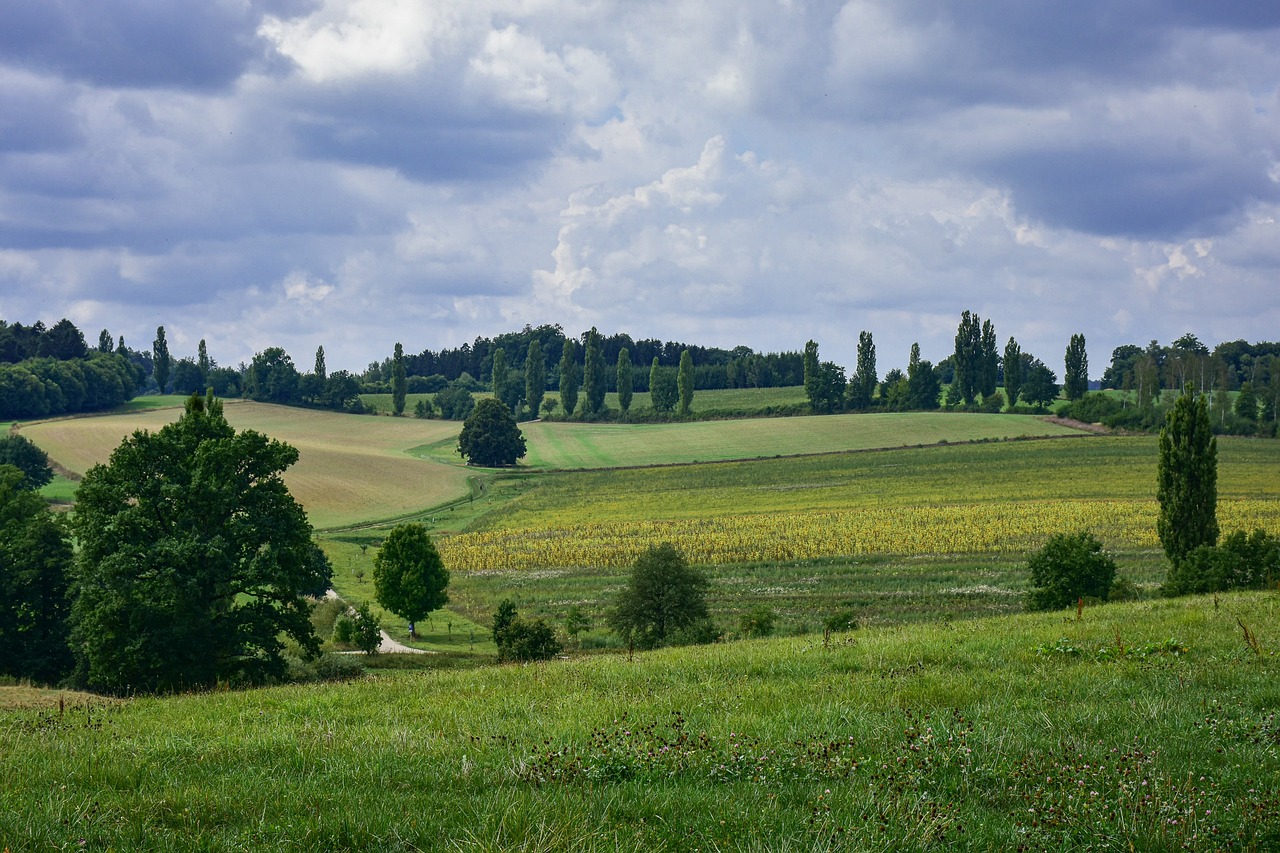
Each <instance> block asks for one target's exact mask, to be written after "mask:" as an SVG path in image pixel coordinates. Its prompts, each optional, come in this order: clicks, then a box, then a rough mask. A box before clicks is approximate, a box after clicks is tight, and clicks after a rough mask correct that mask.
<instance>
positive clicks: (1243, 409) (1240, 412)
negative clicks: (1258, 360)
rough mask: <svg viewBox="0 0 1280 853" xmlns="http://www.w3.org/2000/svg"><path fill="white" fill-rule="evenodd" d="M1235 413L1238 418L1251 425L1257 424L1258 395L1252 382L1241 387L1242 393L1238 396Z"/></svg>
mask: <svg viewBox="0 0 1280 853" xmlns="http://www.w3.org/2000/svg"><path fill="white" fill-rule="evenodd" d="M1235 411H1236V416H1237V417H1239V418H1242V419H1244V420H1246V421H1248V422H1249V423H1251V424H1252V423H1257V421H1258V395H1257V393H1256V392H1255V391H1254V390H1253V383H1252V382H1245V383H1242V384H1241V385H1240V393H1239V394H1237V395H1236V405H1235Z"/></svg>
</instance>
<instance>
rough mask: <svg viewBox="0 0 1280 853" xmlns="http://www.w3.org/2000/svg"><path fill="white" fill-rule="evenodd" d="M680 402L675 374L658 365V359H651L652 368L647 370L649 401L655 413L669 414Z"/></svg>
mask: <svg viewBox="0 0 1280 853" xmlns="http://www.w3.org/2000/svg"><path fill="white" fill-rule="evenodd" d="M679 400H680V392H679V387H678V384H677V381H676V376H675V373H673V372H672V371H671V370H670V369H669V368H666V367H661V366H660V365H659V364H658V357H657V356H654V357H653V366H652V367H650V368H649V401H650V403H651V404H652V406H653V410H654V411H655V412H670V411H673V410H674V409H675V407H676V403H677V402H678V401H679Z"/></svg>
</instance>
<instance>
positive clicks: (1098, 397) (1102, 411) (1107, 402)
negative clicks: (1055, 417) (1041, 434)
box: [1058, 391, 1124, 424]
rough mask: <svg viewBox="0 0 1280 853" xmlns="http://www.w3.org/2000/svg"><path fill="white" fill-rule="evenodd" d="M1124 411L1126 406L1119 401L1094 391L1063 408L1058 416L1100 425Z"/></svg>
mask: <svg viewBox="0 0 1280 853" xmlns="http://www.w3.org/2000/svg"><path fill="white" fill-rule="evenodd" d="M1123 409H1124V406H1123V405H1122V404H1121V403H1120V401H1119V400H1116V399H1115V398H1113V397H1108V396H1107V395H1106V394H1102V393H1099V392H1097V391H1094V392H1092V393H1088V394H1085V395H1084V396H1083V397H1081V398H1080V399H1079V400H1076V401H1074V402H1071V403H1068V404H1067V405H1065V406H1063V407H1062V408H1061V409H1060V410H1059V411H1058V414H1059V415H1060V416H1061V417H1064V418H1071V419H1072V420H1075V421H1083V422H1084V423H1087V424H1100V423H1106V421H1107V419H1108V418H1113V417H1115V416H1116V415H1118V414H1120V412H1121V411H1122V410H1123Z"/></svg>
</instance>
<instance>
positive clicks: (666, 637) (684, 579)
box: [609, 543, 710, 649]
mask: <svg viewBox="0 0 1280 853" xmlns="http://www.w3.org/2000/svg"><path fill="white" fill-rule="evenodd" d="M706 592H707V579H706V577H705V576H704V575H703V574H702V573H701V572H699V571H698V570H697V569H695V568H692V567H691V566H690V565H689V564H688V563H687V562H685V559H684V555H683V554H681V553H680V552H679V551H677V550H676V548H675V546H674V545H670V544H667V543H664V544H662V545H658V546H652V545H651V546H649V549H648V550H647V551H645V552H644V553H643V554H641V555H640V556H639V557H637V558H636V562H635V565H634V566H633V567H632V569H631V576H630V577H629V578H628V579H627V585H626V586H625V587H624V588H623V590H622V592H621V593H619V595H618V598H617V600H616V601H615V602H614V608H613V611H612V612H611V613H610V614H609V626H610V627H611V628H613V630H614V631H615V632H616V633H617V634H618V635H619V636H621V637H622V638H623V639H624V640H626V641H627V643H628V644H630V645H633V646H635V647H636V648H639V649H652V648H655V647H657V646H661V645H663V644H665V643H668V642H671V641H672V640H673V639H675V638H676V636H677V635H679V634H689V635H690V636H692V635H698V636H706V635H707V634H708V632H706V631H701V632H699V631H698V630H697V629H698V628H700V627H702V626H703V624H704V623H708V622H709V621H710V620H709V616H708V613H707V598H706Z"/></svg>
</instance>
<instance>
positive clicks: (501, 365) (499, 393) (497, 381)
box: [492, 347, 511, 408]
mask: <svg viewBox="0 0 1280 853" xmlns="http://www.w3.org/2000/svg"><path fill="white" fill-rule="evenodd" d="M509 380H510V371H508V370H507V351H506V350H504V349H503V348H502V347H495V348H494V350H493V382H492V385H493V396H495V397H497V398H498V399H499V400H501V401H502V402H504V403H506V402H507V382H508V381H509ZM507 408H511V406H510V404H508V405H507Z"/></svg>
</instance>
